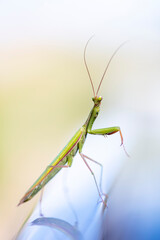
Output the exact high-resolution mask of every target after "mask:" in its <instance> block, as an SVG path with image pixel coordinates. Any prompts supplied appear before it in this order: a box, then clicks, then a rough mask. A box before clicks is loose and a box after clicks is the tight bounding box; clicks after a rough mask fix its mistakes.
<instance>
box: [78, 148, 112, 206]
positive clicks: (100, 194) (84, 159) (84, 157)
mask: <svg viewBox="0 0 160 240" xmlns="http://www.w3.org/2000/svg"><path fill="white" fill-rule="evenodd" d="M79 154H80V156H81V158H82V159H83V161H84V163H85V164H86V166H87V167H88V169H89V171H90V172H91V174H92V176H93V179H94V182H95V184H96V188H97V191H98V195H99V197H100V199H101V201H102V202H103V204H104V206H105V207H106V206H107V204H106V201H104V200H103V198H102V195H103V194H102V193H101V184H100V188H99V186H98V183H97V180H96V177H95V174H94V172H93V171H92V169H91V168H90V166H89V165H88V163H87V161H86V158H87V159H88V160H91V161H92V162H94V163H97V164H98V165H100V166H101V169H102V165H101V164H100V163H98V162H96V161H95V160H93V159H91V158H89V157H87V156H86V155H84V154H83V153H81V152H80V153H79ZM101 174H102V170H101ZM101 178H102V177H101Z"/></svg>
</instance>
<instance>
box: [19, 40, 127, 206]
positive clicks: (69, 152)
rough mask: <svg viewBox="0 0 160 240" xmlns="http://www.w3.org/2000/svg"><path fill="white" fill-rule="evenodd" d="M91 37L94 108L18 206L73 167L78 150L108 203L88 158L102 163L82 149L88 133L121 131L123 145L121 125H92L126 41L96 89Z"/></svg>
mask: <svg viewBox="0 0 160 240" xmlns="http://www.w3.org/2000/svg"><path fill="white" fill-rule="evenodd" d="M91 38H92V37H91ZM91 38H90V39H89V40H88V41H87V43H86V46H85V49H84V64H85V67H86V70H87V73H88V77H89V80H90V83H91V87H92V90H93V98H92V101H93V108H92V109H91V111H90V113H89V115H88V117H87V120H86V121H85V123H84V124H83V125H82V127H81V128H80V129H79V130H78V131H77V132H76V133H75V134H74V136H73V137H72V138H71V140H70V141H69V142H68V143H67V145H66V146H65V147H64V148H63V149H62V151H61V152H60V153H59V154H58V155H57V157H56V158H55V159H54V160H53V161H52V162H51V163H50V165H49V166H48V167H47V168H46V169H45V170H44V172H43V173H42V174H41V175H40V177H39V178H38V179H37V180H36V181H35V183H34V184H33V185H32V186H31V187H30V188H29V189H28V191H27V192H26V193H25V195H24V196H23V197H22V199H21V200H20V202H19V204H18V206H19V205H20V204H22V203H24V202H27V201H29V200H31V199H32V198H33V197H34V196H35V195H36V194H37V193H38V192H39V191H40V190H41V189H42V188H43V187H44V186H45V185H46V184H47V183H48V182H49V181H50V180H51V179H52V178H53V177H55V175H56V174H57V173H58V172H59V171H60V170H61V169H62V168H68V167H71V166H72V162H73V158H74V157H75V155H76V153H77V152H78V151H79V154H80V156H81V158H82V159H83V161H84V163H85V164H86V166H87V167H88V169H89V170H90V172H91V174H92V176H93V178H94V182H95V184H96V188H97V191H98V194H99V197H100V199H101V201H102V202H103V203H104V205H106V202H105V201H104V200H103V197H102V195H103V193H102V192H101V189H100V187H99V186H98V184H97V180H96V177H95V175H94V173H93V171H92V170H91V168H90V166H89V165H88V163H87V160H91V161H93V162H95V163H97V164H99V165H101V164H100V163H98V162H96V161H95V160H93V159H91V158H90V157H88V156H86V155H85V154H83V153H82V149H83V145H84V143H85V140H86V137H87V135H88V134H93V135H103V136H107V135H112V134H114V133H116V132H119V134H120V138H121V145H123V136H122V132H121V129H120V127H118V126H115V127H108V128H100V129H92V126H93V123H94V121H95V120H96V118H97V116H98V114H99V111H100V105H101V102H102V99H103V98H102V97H101V96H98V93H99V90H100V87H101V85H102V82H103V79H104V77H105V74H106V72H107V70H108V67H109V65H110V63H111V61H112V59H113V57H114V56H115V54H116V53H117V52H118V50H119V49H120V48H121V47H122V46H123V45H124V44H125V43H126V42H124V43H122V44H121V45H120V46H119V47H118V48H117V49H116V50H115V52H114V53H113V54H112V56H111V58H110V60H109V62H108V64H107V66H106V68H105V70H104V73H103V75H102V78H101V80H100V83H99V86H98V88H97V91H95V89H94V85H93V81H92V78H91V75H90V72H89V68H88V65H87V62H86V49H87V46H88V43H89V41H90V40H91ZM123 148H124V145H123ZM124 151H125V152H126V150H125V148H124ZM126 154H127V152H126ZM127 155H128V154H127Z"/></svg>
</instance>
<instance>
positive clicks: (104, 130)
mask: <svg viewBox="0 0 160 240" xmlns="http://www.w3.org/2000/svg"><path fill="white" fill-rule="evenodd" d="M116 132H119V134H120V137H121V145H122V144H123V136H122V132H121V129H120V127H109V128H100V129H93V130H92V129H91V130H89V131H88V133H89V134H95V135H111V134H114V133H116Z"/></svg>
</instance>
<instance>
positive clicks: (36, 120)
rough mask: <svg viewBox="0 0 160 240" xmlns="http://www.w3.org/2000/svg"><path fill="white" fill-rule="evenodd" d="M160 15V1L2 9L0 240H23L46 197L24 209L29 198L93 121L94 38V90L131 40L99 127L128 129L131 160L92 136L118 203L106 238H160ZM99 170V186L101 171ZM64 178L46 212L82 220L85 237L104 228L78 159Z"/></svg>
mask: <svg viewBox="0 0 160 240" xmlns="http://www.w3.org/2000/svg"><path fill="white" fill-rule="evenodd" d="M159 10H160V2H159V1H156V0H154V1H144V0H140V1H138V0H136V1H132V0H131V1H126V0H122V1H117V0H114V1H105V0H102V1H95V0H92V1H90V0H88V1H84V0H81V1H79V2H77V1H73V0H68V1H50V0H46V1H42V0H41V1H37V0H35V1H33V0H32V1H30V0H29V1H27V2H26V1H18V0H15V1H11V0H6V1H3V0H2V1H0V143H1V144H0V145H1V147H0V189H1V197H0V212H1V214H0V225H1V229H0V238H1V239H14V237H15V236H16V234H17V232H18V231H19V229H20V227H21V226H22V224H23V222H24V221H25V219H26V217H27V216H28V214H29V213H30V212H31V210H32V209H33V208H34V206H35V204H36V202H38V198H39V194H38V195H37V196H36V197H35V198H34V199H32V200H31V201H30V202H28V203H25V204H24V205H21V206H20V207H18V208H17V204H18V202H19V200H20V198H21V197H22V196H23V195H24V193H25V192H26V191H27V189H28V188H29V187H30V186H31V185H32V184H33V182H34V181H35V180H36V179H37V177H39V175H40V174H41V172H42V171H43V170H44V169H45V168H46V166H48V165H49V163H50V162H51V161H52V160H53V158H54V157H55V156H56V155H57V154H58V153H59V151H60V150H61V149H62V148H63V147H64V145H65V144H66V143H67V142H68V140H69V139H70V138H71V137H72V135H73V134H74V133H75V131H76V130H77V129H78V128H79V127H80V126H81V125H82V124H83V123H84V122H85V120H86V118H87V116H88V114H89V111H90V109H91V107H92V105H93V103H92V100H91V98H92V96H93V93H92V89H91V85H90V82H89V79H88V76H87V73H86V69H85V67H84V62H83V53H84V47H85V44H86V42H87V40H88V39H89V38H90V37H91V36H92V35H93V34H95V36H94V38H93V39H92V41H91V42H90V43H89V46H88V49H87V63H88V65H89V69H90V73H91V76H92V78H93V82H94V85H95V88H97V86H98V83H99V81H100V78H101V77H102V74H103V71H104V69H105V66H106V64H107V62H108V60H109V58H110V56H111V54H112V53H113V52H114V51H115V49H116V48H117V47H118V46H119V45H120V44H121V43H122V42H123V41H125V40H129V42H128V43H127V44H126V45H125V46H123V48H121V50H120V51H119V52H118V53H117V55H116V56H115V58H114V59H113V61H112V63H111V65H110V68H109V70H108V72H107V74H106V77H105V79H104V82H103V84H102V86H101V89H100V92H99V94H100V95H102V96H103V101H102V106H101V112H100V114H99V118H98V119H97V121H96V122H95V125H94V128H103V127H109V126H117V125H118V126H120V127H121V129H122V133H123V135H124V144H125V147H126V149H127V151H128V153H129V154H130V156H131V158H127V156H126V155H125V153H124V151H123V148H120V147H119V145H120V138H119V135H118V134H115V135H112V136H109V137H107V138H103V137H100V136H89V137H88V138H87V141H86V144H85V146H84V150H83V153H84V154H86V155H88V156H90V157H92V158H93V159H95V160H97V161H99V162H101V163H102V164H103V166H104V171H103V182H102V186H103V191H104V192H105V193H108V194H109V200H108V209H107V212H106V214H105V215H104V216H103V217H104V219H103V221H102V222H103V224H102V226H101V227H102V228H100V233H101V234H100V235H99V238H100V237H101V238H102V239H131V238H130V236H132V237H134V238H133V239H159V236H160V232H159V231H160V230H159V229H160V225H159V222H160V193H159V183H160V163H159V142H160V128H159V122H160V111H159V102H160V94H159V89H160V80H159V79H160V71H159V64H160V14H159ZM92 165H93V166H92ZM91 166H92V168H93V170H94V172H95V174H96V177H97V179H99V176H100V169H99V167H98V166H94V164H91ZM65 171H66V173H63V172H64V170H63V171H61V172H62V173H59V174H58V175H57V176H56V177H55V179H54V180H53V181H52V182H51V183H49V184H48V186H47V187H46V189H45V193H44V201H43V208H44V212H45V213H46V215H47V216H49V215H51V216H52V217H57V218H61V219H64V218H65V216H66V215H67V214H68V216H71V215H72V221H71V222H72V223H73V222H74V221H76V220H75V219H76V218H78V220H79V219H80V224H81V226H80V229H81V232H83V228H86V227H87V226H89V224H90V223H91V222H93V219H95V215H94V206H95V203H96V201H97V199H98V196H97V192H96V187H95V185H94V182H93V179H92V176H91V174H90V173H89V171H88V169H87V168H86V166H85V165H84V163H83V161H82V160H81V158H80V157H79V156H76V158H75V160H74V162H73V166H72V168H71V169H67V170H65ZM67 196H69V197H67ZM66 199H68V200H66ZM69 199H70V200H69ZM67 202H68V203H69V204H68V203H67ZM67 204H68V205H73V206H74V210H75V212H76V216H78V217H75V216H74V211H73V209H72V207H67V206H68V205H67ZM51 206H53V209H52V211H51V209H50V207H51ZM67 209H68V210H67ZM37 211H38V210H37ZM66 211H69V212H71V213H67V212H66ZM89 211H90V212H89ZM86 212H87V214H88V215H87V217H86V215H84V214H86ZM92 212H93V216H94V217H93V216H92V214H91V213H92ZM32 218H33V219H32V220H34V217H32ZM66 219H67V217H66ZM78 220H77V221H78ZM67 221H68V219H67ZM91 229H92V228H91ZM115 229H116V231H115ZM133 232H134V234H135V235H133V234H132V233H133ZM92 234H94V232H92ZM145 234H146V235H145ZM89 236H90V237H88V239H98V238H96V237H95V236H97V235H95V234H94V237H95V238H93V236H92V235H89ZM26 239H27V238H26Z"/></svg>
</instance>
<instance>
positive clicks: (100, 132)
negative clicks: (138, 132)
mask: <svg viewBox="0 0 160 240" xmlns="http://www.w3.org/2000/svg"><path fill="white" fill-rule="evenodd" d="M116 132H119V134H120V138H121V145H123V149H124V152H125V154H126V155H127V156H128V157H130V156H129V154H128V153H127V151H126V149H125V147H124V144H123V135H122V132H121V129H120V127H109V128H100V129H93V130H92V129H91V130H88V133H89V134H94V135H103V136H106V135H112V134H114V133H116Z"/></svg>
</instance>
